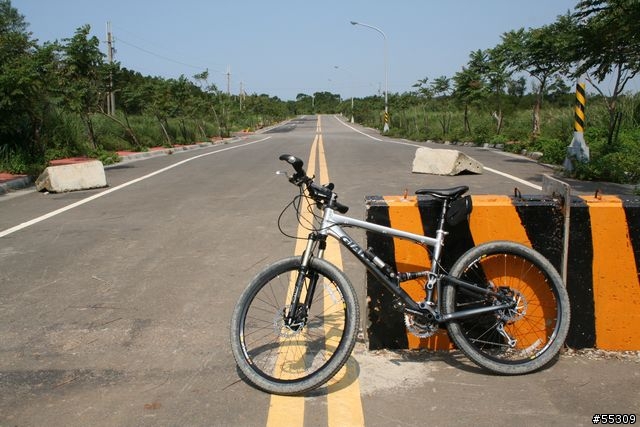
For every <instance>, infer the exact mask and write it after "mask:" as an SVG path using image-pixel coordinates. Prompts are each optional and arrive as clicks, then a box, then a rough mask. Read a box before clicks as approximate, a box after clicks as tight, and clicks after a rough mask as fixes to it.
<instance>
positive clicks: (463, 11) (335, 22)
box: [12, 0, 577, 99]
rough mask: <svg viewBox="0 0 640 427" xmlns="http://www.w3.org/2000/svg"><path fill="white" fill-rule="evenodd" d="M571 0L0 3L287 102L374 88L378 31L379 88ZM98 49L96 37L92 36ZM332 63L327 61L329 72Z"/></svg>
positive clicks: (148, 69) (142, 66) (40, 31)
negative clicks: (318, 94)
mask: <svg viewBox="0 0 640 427" xmlns="http://www.w3.org/2000/svg"><path fill="white" fill-rule="evenodd" d="M576 3H577V0H536V1H533V2H532V1H524V0H440V1H434V0H421V1H414V0H395V1H377V0H375V1H364V0H325V1H317V2H310V1H301V0H299V1H289V0H282V1H280V0H273V1H264V0H262V1H259V0H235V1H234V0H226V1H220V0H182V1H170V2H169V1H164V0H155V1H151V0H129V1H123V0H101V1H97V0H63V1H46V0H12V5H13V7H14V8H16V9H18V11H19V12H20V13H21V14H22V15H24V17H25V20H26V22H28V23H29V24H30V25H29V30H30V31H31V32H32V33H33V36H34V38H36V39H38V40H39V41H40V42H41V43H42V42H44V41H53V40H61V39H64V38H68V37H71V36H73V34H74V32H75V30H76V29H77V28H78V27H80V26H82V25H84V24H89V25H91V28H92V33H93V34H94V35H96V36H97V37H99V39H100V40H102V41H104V40H106V22H107V21H110V22H111V24H112V30H113V35H114V37H115V47H116V50H117V52H116V56H115V59H116V60H117V61H119V62H120V63H121V64H122V66H123V67H126V68H129V69H133V70H136V71H139V72H141V73H142V74H145V75H153V76H162V77H166V78H177V77H179V76H180V75H185V76H187V77H191V76H193V75H194V74H197V73H200V72H202V71H204V70H205V69H209V72H210V79H209V80H210V82H212V83H215V84H216V85H217V86H218V88H220V89H222V90H226V88H227V77H226V75H225V74H226V72H227V69H230V72H231V85H230V89H231V92H232V93H238V92H239V90H240V82H242V84H243V87H244V89H245V91H246V92H247V93H267V94H269V95H272V96H278V97H280V98H282V99H295V97H296V95H297V94H298V93H306V94H312V93H314V92H317V91H330V92H333V93H339V94H341V95H342V96H343V97H349V96H358V97H361V96H367V95H372V94H377V93H378V91H379V90H384V55H383V52H384V49H383V47H384V43H383V38H382V36H381V35H380V34H379V33H377V32H376V31H374V30H371V29H369V28H366V27H362V26H353V25H350V23H349V22H350V21H358V22H362V23H366V24H369V25H373V26H376V27H378V28H380V29H381V30H382V31H384V32H385V34H386V36H387V42H388V52H389V61H388V63H389V91H390V92H405V91H409V90H411V86H412V85H413V84H414V83H415V82H416V81H417V80H419V79H422V78H424V77H429V78H430V79H434V78H436V77H438V76H442V75H445V76H447V77H451V76H453V75H454V74H455V73H456V72H457V71H459V70H460V69H461V68H462V66H463V65H465V64H466V63H467V61H468V57H469V53H470V52H472V51H474V50H477V49H487V48H492V47H494V46H495V45H497V44H498V43H499V42H500V35H501V34H502V33H504V32H506V31H509V30H513V29H518V28H520V27H525V28H529V27H539V26H542V25H545V24H550V23H552V22H554V21H555V19H556V17H557V16H558V15H561V14H564V13H566V12H567V11H569V10H572V9H573V7H574V6H575V4H576ZM101 46H102V49H103V50H104V51H105V52H106V44H105V43H102V45H101ZM336 67H338V68H336Z"/></svg>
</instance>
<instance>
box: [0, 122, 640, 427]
mask: <svg viewBox="0 0 640 427" xmlns="http://www.w3.org/2000/svg"><path fill="white" fill-rule="evenodd" d="M317 134H322V136H323V141H324V149H325V155H326V162H327V166H328V171H329V176H330V178H331V180H332V181H333V182H334V183H335V184H336V191H337V192H338V193H339V194H340V201H341V202H342V203H344V204H347V205H349V206H351V210H350V214H352V215H354V216H355V217H358V218H363V217H364V203H363V201H364V197H365V196H366V195H394V194H402V193H403V192H404V191H405V189H407V190H408V192H409V193H412V192H413V191H414V190H416V189H418V188H422V187H444V186H453V185H462V184H466V185H469V187H470V188H471V190H470V192H471V193H472V194H512V193H513V190H514V187H518V188H519V189H520V191H521V192H522V193H523V194H539V193H540V190H539V186H540V185H541V179H542V178H541V174H542V173H549V172H550V170H549V169H547V168H545V167H544V166H542V165H539V164H537V163H535V162H531V161H529V160H527V159H524V158H521V157H516V156H510V155H506V154H503V153H500V152H495V151H493V150H485V149H479V148H468V147H456V149H460V150H461V151H465V152H468V153H469V154H470V155H472V156H473V157H474V158H476V159H478V160H479V161H481V162H482V163H483V164H484V165H485V166H487V167H489V168H491V169H492V170H496V171H500V172H502V173H503V174H497V173H492V172H485V173H484V174H482V175H477V176H476V175H474V176H471V175H463V176H457V177H439V176H430V175H417V174H412V173H411V162H412V160H413V156H414V153H415V149H416V146H415V145H413V144H411V143H406V142H404V141H397V140H390V139H387V138H382V137H380V136H379V135H377V134H376V133H375V132H372V131H369V130H366V129H363V128H361V127H357V126H353V125H348V124H345V123H343V122H342V121H341V120H339V119H338V118H337V117H333V116H323V117H321V120H318V118H316V117H311V116H309V117H301V118H298V119H296V120H292V121H291V122H289V123H287V124H285V125H283V126H280V127H277V128H274V129H271V130H269V131H266V132H264V133H261V134H256V135H251V136H248V137H245V138H242V139H239V140H236V141H234V142H232V143H229V144H226V145H218V146H213V147H209V148H202V149H198V150H192V151H189V152H183V153H179V154H175V155H171V156H162V157H155V158H151V159H147V160H144V161H136V162H128V163H123V164H120V165H118V166H116V167H112V168H109V169H107V181H108V183H109V188H108V189H101V190H92V191H82V192H74V193H68V194H44V193H36V192H33V191H26V192H20V193H19V194H18V195H13V196H11V197H3V198H0V236H2V237H0V426H13V425H19V426H26V425H33V426H39V425H47V426H58V425H59V426H73V425H77V426H87V425H91V426H101V425H154V426H155V425H252V426H253V425H255V426H263V425H268V424H275V423H276V420H278V418H277V417H276V416H275V415H274V414H275V413H277V412H278V411H280V413H284V414H288V417H289V418H288V419H287V422H286V424H287V425H291V426H293V425H306V426H321V425H347V424H349V421H347V420H346V419H345V418H340V416H338V417H337V418H335V417H336V416H335V415H332V414H335V413H336V412H335V409H334V408H339V410H338V412H337V413H338V414H340V413H341V412H339V411H340V410H341V411H343V412H342V413H343V414H344V413H351V414H357V413H361V414H362V417H363V420H364V422H365V423H366V425H371V426H378V425H380V426H387V425H416V424H419V425H422V424H434V425H464V424H469V423H474V424H476V425H496V424H497V425H510V424H514V423H524V424H527V423H531V424H547V425H549V424H557V425H561V424H562V425H566V424H567V423H569V424H572V425H575V424H583V425H589V424H591V417H592V415H593V414H594V413H596V412H607V413H615V412H617V413H636V414H638V413H639V412H640V411H639V409H640V408H639V403H638V402H640V394H639V392H638V390H640V374H639V373H638V371H639V370H638V366H639V365H638V359H637V357H630V358H622V359H621V360H619V359H618V358H614V359H606V360H603V359H602V358H600V359H599V360H591V359H590V358H588V357H585V356H570V357H569V356H563V357H562V358H560V361H559V362H558V363H556V364H555V365H554V366H552V367H551V368H549V369H547V370H546V371H543V372H541V373H538V374H535V375H529V376H525V377H515V378H512V377H509V378H504V377H495V376H491V375H486V374H485V373H483V372H481V371H479V370H478V369H476V368H475V367H473V366H472V365H470V364H469V363H467V362H466V361H465V360H464V358H462V356H460V355H458V354H457V353H452V354H435V353H409V354H407V353H402V352H400V353H397V352H377V353H371V352H367V351H365V350H364V348H363V346H362V345H359V346H358V347H357V350H356V352H355V353H354V357H353V358H352V360H351V361H350V362H349V365H348V366H349V371H350V372H349V375H348V377H347V378H346V379H345V380H344V381H343V383H345V384H343V385H340V384H338V385H337V386H334V388H332V389H331V390H327V389H326V388H325V389H320V390H318V391H317V392H316V393H314V394H313V395H310V396H307V397H306V398H291V399H286V400H284V401H283V400H282V399H275V398H272V397H271V396H269V395H266V394H264V393H261V392H259V391H256V390H255V389H253V388H251V387H250V386H249V385H247V384H246V383H244V382H243V381H242V380H241V379H240V378H239V376H238V372H237V370H236V367H235V363H234V361H233V358H232V356H231V351H230V346H229V342H228V341H229V338H228V336H229V319H230V316H231V312H232V310H233V305H234V304H235V301H236V300H237V298H238V296H239V294H240V292H241V290H242V289H243V288H244V287H245V286H246V284H247V282H248V281H249V280H250V279H251V277H253V275H255V274H256V273H257V272H258V271H259V270H260V269H261V268H263V267H264V266H266V265H267V264H268V263H270V262H272V261H275V260H277V259H279V258H282V257H284V256H289V255H291V254H292V253H293V248H294V246H295V242H293V241H292V240H290V239H288V238H285V237H283V236H282V235H281V234H280V233H279V232H278V229H277V226H276V219H277V217H278V214H279V213H280V211H281V210H282V208H283V207H284V206H285V205H286V204H287V203H288V202H289V201H290V200H291V199H292V197H293V196H294V195H295V194H296V192H297V189H296V188H294V187H293V186H291V185H290V184H289V183H288V182H287V181H286V180H285V179H284V178H283V177H282V176H278V175H276V174H275V173H274V172H275V171H276V170H279V169H286V168H287V167H288V165H286V164H284V163H282V162H280V161H278V156H279V155H280V154H282V153H290V154H294V155H297V156H299V157H300V158H302V159H305V161H306V159H308V157H309V152H310V148H311V145H312V142H313V140H314V138H315V136H316V135H317ZM367 135H368V136H367ZM504 174H507V175H511V176H513V177H516V178H519V179H521V180H524V181H526V183H523V182H522V181H514V179H513V178H512V177H509V176H505V175H504ZM285 218H286V219H285V225H286V226H288V227H289V228H288V231H290V232H292V233H295V230H296V227H297V224H296V222H295V219H294V218H293V217H291V216H289V217H285ZM357 236H358V234H357V233H354V237H357ZM360 237H361V236H360ZM343 261H344V265H345V269H346V271H347V273H348V274H349V275H350V277H351V278H352V282H353V283H354V285H355V286H356V288H357V289H358V291H359V292H363V290H364V289H363V288H364V271H363V270H362V269H361V268H360V267H359V266H358V265H356V264H355V263H354V262H353V260H351V259H349V258H347V257H346V256H345V255H343ZM614 385H615V387H617V390H618V391H619V393H615V394H613V395H612V394H611V393H610V392H611V390H612V389H613V388H614ZM349 386H351V387H349ZM353 386H357V387H356V388H355V395H352V396H346V397H344V398H342V397H341V398H339V399H335V398H334V397H335V396H342V395H341V394H340V391H341V390H343V389H344V390H346V389H353V388H354V387H353ZM354 396H355V397H354ZM300 407H302V413H303V414H304V415H295V414H299V412H295V411H296V410H300ZM295 408H297V409H295ZM426 417H432V418H430V419H429V420H427V418H426Z"/></svg>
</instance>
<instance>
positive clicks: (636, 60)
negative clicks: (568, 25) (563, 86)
mask: <svg viewBox="0 0 640 427" xmlns="http://www.w3.org/2000/svg"><path fill="white" fill-rule="evenodd" d="M574 17H575V19H576V20H577V22H578V38H577V39H576V41H575V46H574V47H575V48H574V52H575V54H576V55H575V56H574V57H573V58H572V59H573V60H574V61H575V62H576V63H578V67H577V70H576V73H575V74H576V76H580V75H583V74H584V75H586V78H587V80H588V81H589V83H591V84H592V86H593V87H594V88H595V89H596V90H597V91H598V92H599V93H600V94H601V95H602V97H603V98H604V99H605V101H606V106H607V110H608V112H609V127H608V134H607V143H608V146H609V149H610V150H611V151H615V147H614V145H615V142H616V137H615V136H616V134H617V132H618V129H619V126H620V123H621V119H622V115H621V114H620V113H619V111H618V100H619V98H620V96H621V95H622V94H623V93H624V89H625V87H626V85H627V83H628V82H629V81H630V80H631V79H633V78H634V77H635V76H636V75H637V74H638V72H639V71H640V2H639V1H637V0H583V1H580V2H579V3H578V5H577V6H576V12H575V14H574ZM607 77H612V83H613V89H611V92H610V93H609V94H605V93H604V91H603V90H602V89H601V88H600V86H599V85H600V84H601V83H602V82H603V81H604V80H605V79H606V78H607Z"/></svg>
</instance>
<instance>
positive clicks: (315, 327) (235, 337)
mask: <svg viewBox="0 0 640 427" xmlns="http://www.w3.org/2000/svg"><path fill="white" fill-rule="evenodd" d="M300 265H301V264H300V257H292V258H287V259H284V260H282V261H279V262H277V263H275V264H273V265H271V266H269V267H268V268H267V269H265V270H264V271H263V272H262V273H259V274H258V275H257V276H256V277H255V278H254V279H253V281H252V282H251V283H250V284H249V286H248V287H247V289H246V290H245V291H244V292H243V294H242V296H241V297H240V300H239V301H238V304H237V305H236V308H235V310H234V312H233V316H232V318H231V348H232V351H233V356H234V358H235V360H236V363H237V364H238V367H239V368H240V370H241V371H242V373H243V374H244V375H246V377H247V379H248V380H249V381H250V382H251V383H253V384H254V385H255V386H256V387H258V388H260V389H262V390H264V391H266V392H269V393H274V394H282V395H292V394H301V393H304V392H307V391H309V390H312V389H314V388H316V387H319V386H320V385H322V384H324V383H325V382H326V381H328V380H329V379H330V378H331V377H333V376H334V375H335V374H336V373H337V372H338V370H340V368H341V367H342V366H343V365H344V364H345V362H346V361H347V359H348V358H349V355H350V354H351V351H352V350H353V347H354V345H355V342H356V335H357V325H358V317H359V308H358V305H357V301H356V298H355V292H354V290H353V287H352V285H351V283H350V282H349V280H348V279H347V277H346V276H345V275H344V274H343V273H342V272H341V271H340V270H338V268H337V267H335V266H334V265H332V264H330V263H328V262H327V261H325V260H322V259H317V258H312V259H311V261H310V263H309V269H308V272H307V274H306V275H305V278H304V283H303V290H302V295H301V298H300V300H301V303H302V302H304V299H305V295H306V293H307V292H309V289H310V284H311V278H312V277H314V276H315V277H317V279H318V280H317V284H316V286H315V290H314V291H313V300H312V305H311V307H303V308H301V309H302V310H304V312H302V313H301V315H300V316H299V319H300V321H299V322H298V323H296V324H294V325H287V324H286V321H285V316H286V314H287V313H288V311H289V308H290V304H291V295H292V292H293V288H294V285H295V283H296V278H297V277H298V274H299V269H300Z"/></svg>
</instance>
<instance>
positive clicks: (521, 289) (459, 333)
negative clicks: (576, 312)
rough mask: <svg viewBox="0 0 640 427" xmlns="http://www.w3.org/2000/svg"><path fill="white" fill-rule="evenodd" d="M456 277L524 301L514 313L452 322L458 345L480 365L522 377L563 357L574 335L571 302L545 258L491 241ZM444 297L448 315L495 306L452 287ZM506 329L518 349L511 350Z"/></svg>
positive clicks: (465, 258)
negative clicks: (571, 332) (561, 353)
mask: <svg viewBox="0 0 640 427" xmlns="http://www.w3.org/2000/svg"><path fill="white" fill-rule="evenodd" d="M450 274H451V276H454V277H457V278H459V279H462V280H465V281H468V282H472V283H482V284H483V285H484V286H493V287H494V289H499V288H500V287H508V288H509V289H510V292H512V295H513V296H514V297H515V298H516V299H517V300H518V305H517V307H516V308H515V309H514V310H502V311H501V312H490V313H485V314H479V315H477V316H474V317H471V318H464V319H458V320H453V321H450V322H448V324H447V329H448V331H449V336H450V337H451V339H452V340H453V342H454V344H455V345H456V346H457V348H458V349H459V350H461V351H462V352H463V353H464V354H465V355H466V356H467V357H468V358H469V359H471V360H472V361H473V362H475V363H476V364H477V365H479V366H481V367H483V368H485V369H488V370H490V371H492V372H494V373H497V374H501V375H520V374H527V373H530V372H534V371H537V370H539V369H541V368H543V367H544V366H546V365H547V364H548V363H550V362H551V361H552V360H553V359H554V357H555V356H556V355H557V354H558V352H559V351H560V349H561V347H562V346H563V344H564V341H565V339H566V336H567V333H568V330H569V322H570V307H569V297H568V295H567V291H566V289H565V287H564V284H563V282H562V279H561V278H560V275H559V274H558V273H557V271H556V270H555V268H554V267H553V266H552V265H551V263H550V262H549V261H548V260H547V259H546V258H544V257H543V256H542V255H541V254H540V253H538V252H536V251H535V250H533V249H531V248H529V247H526V246H524V245H521V244H518V243H515V242H509V241H495V242H488V243H485V244H482V245H479V246H476V247H474V248H472V249H470V250H469V251H467V252H466V253H465V254H463V255H462V256H461V257H460V259H459V260H458V261H456V263H455V264H454V266H453V267H452V268H451V272H450ZM504 289H506V288H504ZM504 289H503V290H504ZM443 298H444V305H443V311H444V312H445V313H446V314H450V313H455V312H456V311H459V310H461V309H465V308H470V307H472V306H473V307H482V306H488V305H491V304H493V302H492V301H490V300H488V299H487V298H484V297H478V296H477V295H474V296H469V294H468V292H462V291H459V290H457V287H456V286H455V285H453V284H450V283H449V284H447V285H445V286H444V289H443ZM501 324H502V328H503V331H504V332H506V333H507V334H508V336H509V338H511V339H512V340H515V345H511V346H510V345H508V344H509V343H508V341H509V340H508V338H507V337H505V336H504V335H503V334H502V333H501V331H500V330H499V328H500V326H499V325H501ZM512 344H513V342H512Z"/></svg>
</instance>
